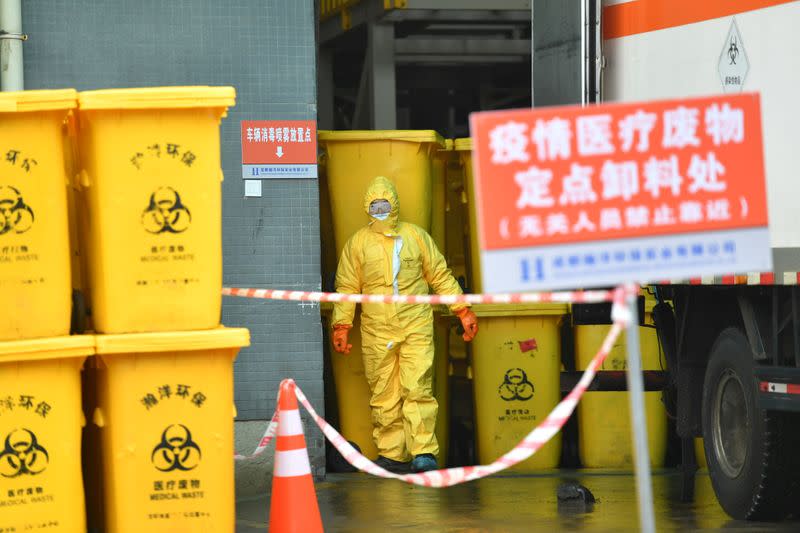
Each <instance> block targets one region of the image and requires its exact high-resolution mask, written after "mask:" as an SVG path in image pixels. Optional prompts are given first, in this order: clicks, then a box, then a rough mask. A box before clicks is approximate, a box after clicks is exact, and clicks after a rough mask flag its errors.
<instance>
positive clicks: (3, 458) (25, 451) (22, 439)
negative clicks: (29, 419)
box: [0, 428, 50, 477]
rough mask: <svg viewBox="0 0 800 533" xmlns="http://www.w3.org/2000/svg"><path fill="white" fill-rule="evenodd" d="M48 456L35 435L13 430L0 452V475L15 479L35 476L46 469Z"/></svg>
mask: <svg viewBox="0 0 800 533" xmlns="http://www.w3.org/2000/svg"><path fill="white" fill-rule="evenodd" d="M49 462H50V456H49V455H48V453H47V450H45V449H44V446H42V445H41V444H39V441H38V440H37V439H36V435H35V434H34V433H33V431H31V430H29V429H24V428H23V429H15V430H14V431H12V432H11V433H9V434H8V436H6V441H5V444H4V446H3V451H2V452H0V475H1V476H3V477H17V476H22V475H25V474H29V475H31V476H35V475H36V474H41V473H42V472H44V469H45V468H47V465H48V463H49Z"/></svg>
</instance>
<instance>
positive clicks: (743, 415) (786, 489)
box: [703, 328, 797, 520]
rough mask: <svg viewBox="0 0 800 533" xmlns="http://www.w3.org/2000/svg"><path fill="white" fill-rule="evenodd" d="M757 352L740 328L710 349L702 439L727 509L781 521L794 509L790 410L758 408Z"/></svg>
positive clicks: (717, 490) (715, 484)
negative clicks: (752, 348)
mask: <svg viewBox="0 0 800 533" xmlns="http://www.w3.org/2000/svg"><path fill="white" fill-rule="evenodd" d="M753 366H754V363H753V355H752V352H751V350H750V345H749V343H748V341H747V337H745V335H744V334H743V333H742V332H741V331H740V330H739V329H738V328H728V329H725V330H724V331H723V332H722V333H720V335H719V337H717V340H716V341H715V343H714V346H713V347H712V348H711V356H710V359H709V363H708V367H707V369H706V375H705V383H704V387H703V438H704V446H705V454H706V460H707V462H708V471H709V474H710V476H711V484H712V486H713V487H714V492H715V493H716V495H717V500H718V501H719V503H720V505H721V506H722V508H723V509H724V510H725V512H726V513H728V514H729V515H730V516H731V517H733V518H736V519H739V520H781V519H783V518H785V517H786V516H787V515H788V514H789V512H790V511H791V510H792V507H793V506H792V503H793V499H794V496H793V492H794V490H793V487H792V485H793V482H792V477H793V475H794V473H795V472H794V471H793V470H794V466H795V463H796V459H794V458H793V457H792V455H793V454H792V446H794V445H796V444H795V443H796V442H797V439H796V434H797V431H796V429H795V428H794V427H792V424H791V423H790V418H789V416H788V414H786V413H781V412H772V411H765V410H763V409H759V408H758V407H757V405H756V398H757V394H758V391H757V389H756V381H755V379H754V377H753Z"/></svg>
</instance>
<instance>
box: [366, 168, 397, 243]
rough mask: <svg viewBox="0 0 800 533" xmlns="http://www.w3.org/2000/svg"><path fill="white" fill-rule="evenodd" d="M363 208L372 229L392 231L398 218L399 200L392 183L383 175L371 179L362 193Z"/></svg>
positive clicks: (385, 231) (382, 231) (383, 231)
mask: <svg viewBox="0 0 800 533" xmlns="http://www.w3.org/2000/svg"><path fill="white" fill-rule="evenodd" d="M364 210H365V211H366V213H367V216H369V220H370V222H369V224H370V227H371V228H372V229H373V230H375V231H378V232H380V233H390V232H392V231H393V230H394V229H395V228H396V226H397V222H398V221H399V219H400V200H399V199H398V197H397V190H396V189H395V187H394V184H393V183H392V182H391V181H389V180H388V179H387V178H385V177H383V176H378V177H376V178H375V179H373V180H372V182H371V183H370V184H369V187H368V188H367V193H366V194H365V195H364Z"/></svg>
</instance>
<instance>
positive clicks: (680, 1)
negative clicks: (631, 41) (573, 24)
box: [603, 0, 796, 39]
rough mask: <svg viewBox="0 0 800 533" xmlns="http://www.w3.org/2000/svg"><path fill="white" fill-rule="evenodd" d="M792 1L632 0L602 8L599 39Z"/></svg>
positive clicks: (633, 33)
mask: <svg viewBox="0 0 800 533" xmlns="http://www.w3.org/2000/svg"><path fill="white" fill-rule="evenodd" d="M793 1H796V0H634V1H632V2H627V3H624V4H614V5H610V6H606V7H604V8H603V39H616V38H618V37H626V36H628V35H636V34H637V33H645V32H648V31H655V30H663V29H666V28H674V27H676V26H684V25H686V24H694V23H695V22H702V21H704V20H711V19H716V18H720V17H728V16H730V15H736V14H737V13H744V12H746V11H753V10H756V9H763V8H765V7H772V6H777V5H779V4H788V3H789V2H793Z"/></svg>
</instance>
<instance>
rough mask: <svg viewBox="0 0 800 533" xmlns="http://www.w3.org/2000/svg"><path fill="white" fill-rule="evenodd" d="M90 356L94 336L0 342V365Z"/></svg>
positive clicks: (92, 351) (92, 349)
mask: <svg viewBox="0 0 800 533" xmlns="http://www.w3.org/2000/svg"><path fill="white" fill-rule="evenodd" d="M92 354H94V335H72V336H69V337H48V338H44V339H25V340H20V341H10V342H0V364H2V363H13V362H19V361H41V360H44V359H66V358H70V357H86V356H89V355H92Z"/></svg>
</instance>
